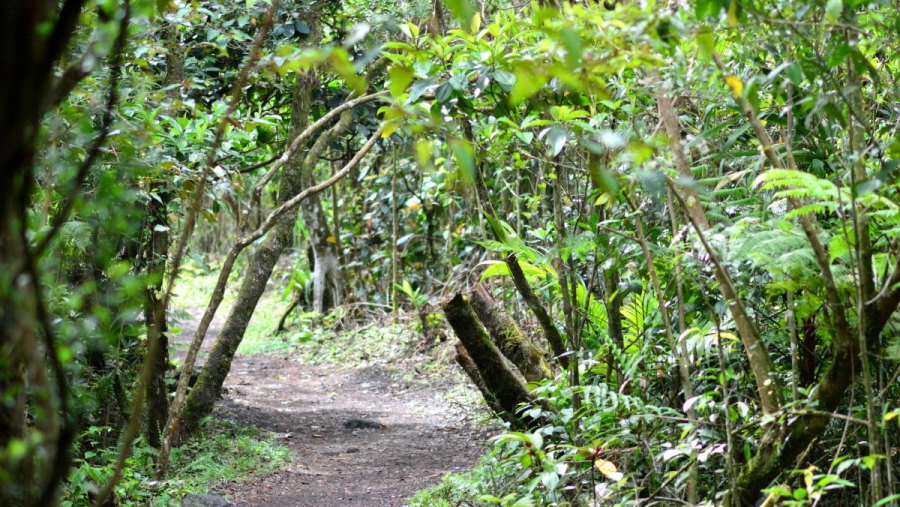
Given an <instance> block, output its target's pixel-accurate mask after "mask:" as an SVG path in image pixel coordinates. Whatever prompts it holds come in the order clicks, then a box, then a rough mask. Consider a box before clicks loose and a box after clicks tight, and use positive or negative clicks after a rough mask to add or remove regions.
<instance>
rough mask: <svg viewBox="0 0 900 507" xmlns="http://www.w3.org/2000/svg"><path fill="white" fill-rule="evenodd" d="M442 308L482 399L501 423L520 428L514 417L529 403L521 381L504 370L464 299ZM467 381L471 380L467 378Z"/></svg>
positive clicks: (514, 374) (480, 325) (501, 355)
mask: <svg viewBox="0 0 900 507" xmlns="http://www.w3.org/2000/svg"><path fill="white" fill-rule="evenodd" d="M443 307H444V315H446V317H447V322H449V323H450V326H451V327H452V328H453V331H454V333H456V336H457V338H459V341H460V342H461V343H462V345H463V346H464V347H465V349H466V352H468V355H469V357H470V358H471V359H472V362H473V363H474V364H475V366H476V368H477V370H478V373H479V375H480V377H481V379H482V382H483V386H484V387H483V389H485V390H487V391H489V392H490V396H485V399H486V400H487V401H488V402H489V403H490V404H491V405H492V407H493V406H496V407H499V409H500V410H501V411H502V412H501V414H502V415H503V417H504V419H506V420H508V421H510V422H512V423H513V424H521V422H523V421H521V418H520V417H519V416H518V415H517V412H518V410H519V408H520V406H521V405H522V404H528V405H530V404H532V403H533V400H532V398H531V395H530V394H529V393H528V388H527V387H526V386H525V381H524V379H523V378H522V376H521V375H519V374H518V373H517V372H515V371H513V370H512V369H510V367H509V366H507V362H506V361H505V360H504V357H503V354H501V353H500V349H498V348H497V346H496V345H494V342H493V341H492V340H491V336H490V334H489V333H488V331H487V329H485V328H484V326H483V325H482V324H481V322H480V321H479V320H478V317H477V316H476V315H475V310H473V309H472V305H471V304H469V300H468V299H466V298H465V297H463V295H462V294H456V296H454V297H453V299H451V300H450V301H447V302H446V303H444V305H443ZM463 368H465V365H463ZM470 377H474V376H473V375H472V374H470ZM473 381H475V383H476V385H478V386H479V388H480V389H481V388H482V386H481V385H479V384H478V381H477V380H475V378H473ZM495 404H496V405H495Z"/></svg>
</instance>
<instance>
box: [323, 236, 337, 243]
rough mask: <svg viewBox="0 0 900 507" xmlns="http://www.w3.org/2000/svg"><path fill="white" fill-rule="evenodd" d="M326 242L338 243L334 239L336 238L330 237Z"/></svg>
mask: <svg viewBox="0 0 900 507" xmlns="http://www.w3.org/2000/svg"><path fill="white" fill-rule="evenodd" d="M325 241H327V242H329V243H337V240H336V239H334V236H328V237H327V238H325Z"/></svg>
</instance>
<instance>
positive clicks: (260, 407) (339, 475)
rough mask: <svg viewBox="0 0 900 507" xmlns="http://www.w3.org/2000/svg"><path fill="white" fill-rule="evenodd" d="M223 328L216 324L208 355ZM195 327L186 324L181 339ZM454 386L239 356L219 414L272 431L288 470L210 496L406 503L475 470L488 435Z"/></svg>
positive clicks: (280, 506) (246, 502) (266, 502)
mask: <svg viewBox="0 0 900 507" xmlns="http://www.w3.org/2000/svg"><path fill="white" fill-rule="evenodd" d="M220 325H221V322H220V321H219V320H218V319H217V320H216V321H214V322H213V325H212V326H211V327H210V330H209V332H208V334H207V337H206V340H204V348H205V349H207V350H208V349H209V347H211V345H212V342H213V340H214V339H215V335H216V333H217V332H218V329H219V326H220ZM194 329H195V328H194V326H193V325H192V324H187V323H186V324H185V326H184V330H183V331H182V333H181V334H180V335H179V336H180V337H182V338H181V339H180V340H179V341H181V340H185V341H186V340H187V339H188V338H187V337H192V336H193V331H194ZM183 349H184V348H183V347H182V348H181V350H179V349H178V348H176V352H175V356H176V358H179V359H180V358H182V357H183V355H184V352H183ZM204 352H205V351H204ZM204 357H205V354H202V355H201V359H200V361H201V362H202V360H203V359H204ZM453 387H454V386H453V385H452V384H451V383H450V382H445V381H431V382H420V381H415V380H413V381H404V380H402V376H400V375H398V374H397V373H394V372H390V371H387V370H386V369H384V368H382V367H378V366H372V367H367V368H364V369H358V370H346V369H337V368H328V367H321V366H309V365H305V364H301V363H299V362H296V361H292V360H290V358H288V357H284V356H271V355H251V356H248V355H238V356H237V357H236V358H235V361H234V363H233V365H232V369H231V373H230V374H229V376H228V379H227V380H226V382H225V393H224V394H223V398H222V399H221V400H220V401H219V403H218V405H217V408H216V412H215V416H216V417H220V418H223V419H228V420H231V421H234V422H235V423H236V424H239V425H242V426H254V427H257V428H260V429H262V430H265V431H268V432H271V433H273V434H274V435H275V436H276V438H277V439H278V440H279V442H280V443H282V444H283V445H285V446H287V447H289V448H290V449H291V451H292V454H293V457H292V462H291V463H290V465H288V468H287V469H285V470H281V471H278V472H275V473H272V474H267V475H263V476H256V477H252V478H250V479H249V480H248V481H242V482H239V483H229V484H224V485H219V486H215V487H214V491H213V492H214V493H216V494H220V495H223V496H226V497H227V498H228V499H229V501H230V502H231V503H232V504H233V505H238V506H267V507H288V506H322V507H331V506H335V507H337V506H373V507H374V506H378V507H382V506H402V505H406V499H408V498H409V497H410V496H412V495H413V494H414V493H415V492H416V491H417V490H419V489H422V488H424V487H427V486H430V485H433V484H436V483H438V482H439V481H440V480H441V478H442V477H443V476H444V475H445V474H447V473H450V472H460V471H463V470H465V469H467V468H469V467H471V466H472V465H473V464H474V463H475V461H476V460H477V458H478V456H479V455H480V454H481V451H482V450H483V443H484V442H485V440H486V438H488V437H489V436H490V434H491V432H490V431H489V430H488V429H486V428H485V427H484V426H482V425H479V424H478V423H477V421H476V419H477V416H476V411H475V410H473V407H472V406H464V405H462V404H460V403H454V402H452V401H450V399H451V398H450V397H448V393H449V391H450V390H451V389H452V388H453Z"/></svg>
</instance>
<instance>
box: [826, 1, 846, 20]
mask: <svg viewBox="0 0 900 507" xmlns="http://www.w3.org/2000/svg"><path fill="white" fill-rule="evenodd" d="M843 10H844V0H828V3H827V4H825V18H826V19H828V21H829V22H830V23H832V24H834V23H837V20H838V19H840V17H841V12H842V11H843Z"/></svg>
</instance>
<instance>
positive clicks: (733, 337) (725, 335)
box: [719, 331, 738, 341]
mask: <svg viewBox="0 0 900 507" xmlns="http://www.w3.org/2000/svg"><path fill="white" fill-rule="evenodd" d="M719 336H721V337H722V338H725V339H726V340H732V341H738V337H737V336H736V335H735V334H734V333H731V332H728V331H722V332H720V333H719Z"/></svg>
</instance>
